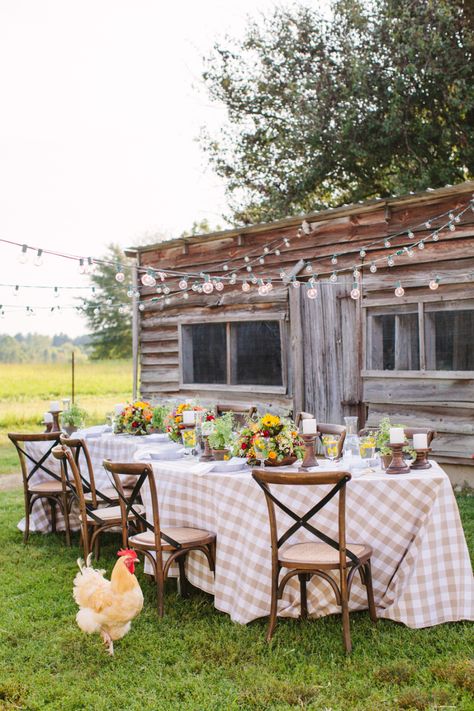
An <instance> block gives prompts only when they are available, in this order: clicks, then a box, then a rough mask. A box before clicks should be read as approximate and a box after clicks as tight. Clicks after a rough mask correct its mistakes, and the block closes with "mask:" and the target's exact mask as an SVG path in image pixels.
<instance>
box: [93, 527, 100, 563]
mask: <svg viewBox="0 0 474 711" xmlns="http://www.w3.org/2000/svg"><path fill="white" fill-rule="evenodd" d="M94 556H95V559H96V560H99V558H100V533H97V536H96V538H95V541H94Z"/></svg>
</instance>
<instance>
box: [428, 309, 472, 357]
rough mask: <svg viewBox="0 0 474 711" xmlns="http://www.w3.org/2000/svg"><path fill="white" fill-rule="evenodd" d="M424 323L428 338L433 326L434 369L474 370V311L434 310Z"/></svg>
mask: <svg viewBox="0 0 474 711" xmlns="http://www.w3.org/2000/svg"><path fill="white" fill-rule="evenodd" d="M426 325H427V330H428V338H429V334H430V332H431V336H432V335H433V333H432V329H433V328H434V344H435V367H436V370H474V311H467V310H466V311H435V312H432V313H431V314H429V316H428V317H427V319H426ZM428 338H427V340H428ZM432 340H433V339H431V342H432Z"/></svg>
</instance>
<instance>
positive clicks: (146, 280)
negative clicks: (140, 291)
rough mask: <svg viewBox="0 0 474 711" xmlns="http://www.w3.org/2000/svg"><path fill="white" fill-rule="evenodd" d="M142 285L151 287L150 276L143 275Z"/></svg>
mask: <svg viewBox="0 0 474 711" xmlns="http://www.w3.org/2000/svg"><path fill="white" fill-rule="evenodd" d="M140 281H141V283H142V284H143V286H151V284H150V277H149V275H148V274H143V276H142V277H141V279H140Z"/></svg>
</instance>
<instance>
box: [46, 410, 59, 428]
mask: <svg viewBox="0 0 474 711" xmlns="http://www.w3.org/2000/svg"><path fill="white" fill-rule="evenodd" d="M61 412H62V410H50V411H49V414H50V415H52V416H53V423H52V425H51V429H50V432H61V425H60V424H59V415H60V414H61Z"/></svg>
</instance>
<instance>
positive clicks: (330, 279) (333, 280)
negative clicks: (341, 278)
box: [329, 272, 337, 284]
mask: <svg viewBox="0 0 474 711" xmlns="http://www.w3.org/2000/svg"><path fill="white" fill-rule="evenodd" d="M329 281H330V282H332V283H333V284H335V283H336V281H337V274H336V272H333V273H332V274H331V276H330V277H329Z"/></svg>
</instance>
